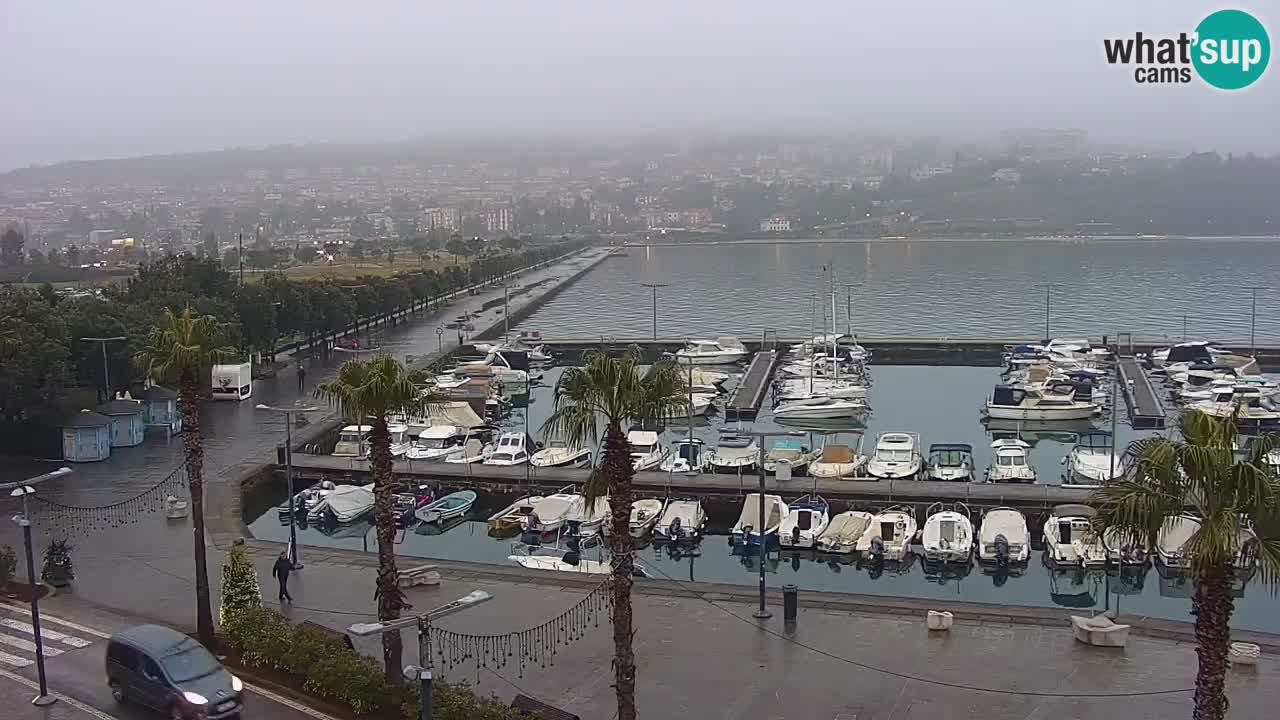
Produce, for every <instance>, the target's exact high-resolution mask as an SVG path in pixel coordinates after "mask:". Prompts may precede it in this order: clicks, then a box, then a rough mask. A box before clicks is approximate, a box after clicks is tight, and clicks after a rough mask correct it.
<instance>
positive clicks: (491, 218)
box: [480, 207, 516, 233]
mask: <svg viewBox="0 0 1280 720" xmlns="http://www.w3.org/2000/svg"><path fill="white" fill-rule="evenodd" d="M480 217H481V219H482V220H484V227H485V230H487V231H488V232H490V233H509V232H511V230H512V228H513V227H515V221H516V214H515V211H514V210H512V209H511V208H506V207H504V208H496V209H494V210H486V211H485V212H484V213H483V214H481V216H480Z"/></svg>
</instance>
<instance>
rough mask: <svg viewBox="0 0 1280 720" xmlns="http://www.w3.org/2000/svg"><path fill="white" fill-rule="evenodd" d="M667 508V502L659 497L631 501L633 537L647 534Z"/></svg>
mask: <svg viewBox="0 0 1280 720" xmlns="http://www.w3.org/2000/svg"><path fill="white" fill-rule="evenodd" d="M666 509H667V502H666V501H665V500H658V499H657V498H644V499H642V500H636V501H635V502H633V503H631V524H630V528H631V537H633V538H639V537H644V536H645V535H647V534H648V533H649V531H650V530H652V529H653V526H654V525H656V524H657V522H658V518H660V517H662V513H663V511H664V510H666Z"/></svg>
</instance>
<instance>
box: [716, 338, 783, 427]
mask: <svg viewBox="0 0 1280 720" xmlns="http://www.w3.org/2000/svg"><path fill="white" fill-rule="evenodd" d="M777 366H778V353H777V352H776V351H770V352H758V353H756V354H755V357H753V358H751V364H750V365H749V366H747V372H746V373H745V374H743V376H742V381H741V382H739V383H738V387H736V388H734V390H733V395H732V396H731V397H730V398H729V402H727V403H725V405H724V417H725V419H726V420H730V421H735V420H754V419H755V417H756V415H757V414H758V413H759V412H760V406H761V405H762V404H763V403H764V396H765V393H766V392H768V390H769V383H770V382H771V381H772V380H773V371H774V370H775V369H776V368H777Z"/></svg>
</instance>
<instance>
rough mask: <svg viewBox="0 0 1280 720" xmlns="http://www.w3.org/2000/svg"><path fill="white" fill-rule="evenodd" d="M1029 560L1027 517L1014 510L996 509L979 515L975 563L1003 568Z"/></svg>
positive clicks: (1029, 546) (1029, 545)
mask: <svg viewBox="0 0 1280 720" xmlns="http://www.w3.org/2000/svg"><path fill="white" fill-rule="evenodd" d="M1030 558H1031V532H1030V531H1029V530H1027V518H1026V517H1025V516H1024V515H1023V514H1022V513H1020V512H1018V511H1017V510H1014V509H1013V508H1006V507H999V508H994V509H992V510H988V511H987V514H986V515H983V516H982V527H981V528H980V529H979V530H978V562H983V563H991V564H994V565H998V566H1005V565H1010V564H1014V563H1024V562H1026V561H1027V560H1029V559H1030Z"/></svg>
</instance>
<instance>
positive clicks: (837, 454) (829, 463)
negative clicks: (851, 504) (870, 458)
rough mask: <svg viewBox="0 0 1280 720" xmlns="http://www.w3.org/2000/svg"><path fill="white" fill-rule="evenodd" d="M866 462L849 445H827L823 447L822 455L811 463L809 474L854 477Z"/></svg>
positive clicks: (817, 476)
mask: <svg viewBox="0 0 1280 720" xmlns="http://www.w3.org/2000/svg"><path fill="white" fill-rule="evenodd" d="M866 462H867V459H866V458H865V457H864V456H862V455H857V454H855V453H854V452H853V448H851V447H849V446H848V445H827V446H826V447H824V448H822V457H821V458H819V459H817V460H814V461H813V462H811V463H809V474H810V475H812V476H813V477H816V478H849V477H854V476H856V475H857V474H858V471H859V470H860V469H861V468H862V466H863V465H864V464H865V463H866Z"/></svg>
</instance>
